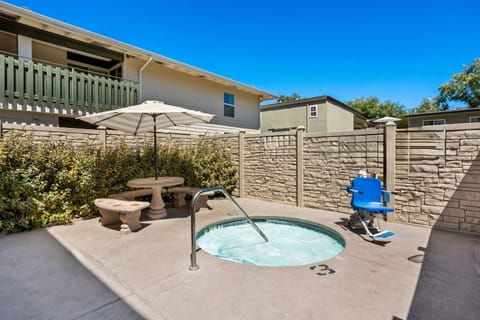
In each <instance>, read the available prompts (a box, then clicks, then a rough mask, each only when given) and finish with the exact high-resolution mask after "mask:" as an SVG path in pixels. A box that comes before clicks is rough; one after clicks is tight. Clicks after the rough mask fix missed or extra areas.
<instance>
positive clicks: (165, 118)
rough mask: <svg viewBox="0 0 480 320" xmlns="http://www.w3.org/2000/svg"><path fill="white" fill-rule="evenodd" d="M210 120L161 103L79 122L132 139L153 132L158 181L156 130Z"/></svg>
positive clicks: (211, 116)
mask: <svg viewBox="0 0 480 320" xmlns="http://www.w3.org/2000/svg"><path fill="white" fill-rule="evenodd" d="M213 117H214V115H212V114H208V113H204V112H200V111H195V110H190V109H186V108H182V107H178V106H173V105H169V104H166V103H164V102H162V101H155V100H147V101H145V102H144V103H142V104H139V105H135V106H130V107H126V108H120V109H115V110H109V111H105V112H100V113H95V114H92V115H88V116H83V117H79V118H78V119H80V120H83V121H86V122H88V123H91V124H94V125H99V126H105V127H107V128H112V129H117V130H120V131H124V132H128V133H131V134H133V135H136V134H137V133H144V132H153V141H154V142H153V145H154V152H155V155H154V165H155V179H157V178H158V168H157V162H158V158H157V157H158V156H157V128H169V127H174V126H178V125H189V124H194V123H204V122H209V121H210V120H211V119H212V118H213Z"/></svg>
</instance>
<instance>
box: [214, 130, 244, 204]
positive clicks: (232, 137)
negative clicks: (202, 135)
mask: <svg viewBox="0 0 480 320" xmlns="http://www.w3.org/2000/svg"><path fill="white" fill-rule="evenodd" d="M211 139H213V140H214V141H215V142H216V143H218V145H220V146H222V147H223V148H225V150H226V151H227V152H229V153H230V156H231V160H232V165H233V166H234V167H235V168H236V169H237V177H238V174H239V169H240V168H239V165H240V152H239V138H238V135H237V134H226V135H222V136H217V137H213V138H211ZM239 187H240V180H238V179H237V186H236V188H235V190H234V191H233V192H232V195H234V196H237V197H238V196H239Z"/></svg>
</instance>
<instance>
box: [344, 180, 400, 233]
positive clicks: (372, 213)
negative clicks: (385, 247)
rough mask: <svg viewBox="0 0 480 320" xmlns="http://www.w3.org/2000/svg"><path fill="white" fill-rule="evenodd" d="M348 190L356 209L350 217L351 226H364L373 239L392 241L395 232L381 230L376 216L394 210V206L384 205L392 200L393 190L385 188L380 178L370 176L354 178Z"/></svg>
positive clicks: (353, 206)
mask: <svg viewBox="0 0 480 320" xmlns="http://www.w3.org/2000/svg"><path fill="white" fill-rule="evenodd" d="M347 192H348V193H350V194H352V201H351V206H352V208H353V210H355V213H354V214H352V216H351V217H350V221H349V225H350V227H351V228H352V229H357V228H363V229H364V230H365V232H366V234H367V235H368V236H369V237H370V238H371V239H372V240H375V241H390V238H391V237H392V236H393V235H394V233H393V232H392V231H388V230H385V231H381V230H380V223H379V222H378V219H376V218H377V216H378V215H383V216H385V215H386V214H387V213H389V212H393V208H391V207H387V206H385V205H384V201H385V202H386V203H388V202H390V194H391V192H389V191H385V190H383V188H382V184H381V182H380V180H378V179H376V178H368V177H357V178H354V179H353V180H352V185H351V186H349V187H347ZM375 220H376V223H375Z"/></svg>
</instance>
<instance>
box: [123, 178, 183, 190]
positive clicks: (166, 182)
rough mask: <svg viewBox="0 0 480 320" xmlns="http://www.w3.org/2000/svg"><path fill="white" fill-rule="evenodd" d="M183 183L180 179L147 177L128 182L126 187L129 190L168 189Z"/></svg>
mask: <svg viewBox="0 0 480 320" xmlns="http://www.w3.org/2000/svg"><path fill="white" fill-rule="evenodd" d="M184 181H185V179H183V178H182V177H158V178H157V179H155V177H149V178H140V179H133V180H130V181H128V183H127V186H129V187H131V188H151V187H170V186H176V185H179V184H182V183H183V182H184Z"/></svg>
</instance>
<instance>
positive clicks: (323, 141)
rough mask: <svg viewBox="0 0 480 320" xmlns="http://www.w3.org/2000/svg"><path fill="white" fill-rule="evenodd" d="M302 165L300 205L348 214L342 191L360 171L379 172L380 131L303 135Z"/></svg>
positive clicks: (350, 209)
mask: <svg viewBox="0 0 480 320" xmlns="http://www.w3.org/2000/svg"><path fill="white" fill-rule="evenodd" d="M303 162H304V205H305V206H306V207H312V208H321V209H326V210H332V211H337V212H344V213H352V208H351V207H350V200H351V197H350V196H349V195H348V194H347V193H346V191H345V189H346V187H347V186H349V185H350V184H351V179H352V178H354V177H356V176H357V175H358V172H359V171H360V170H366V171H367V173H368V174H369V175H373V174H374V173H377V174H382V173H383V131H382V130H362V131H355V132H351V133H348V134H342V135H338V134H337V135H306V136H305V139H304V157H303Z"/></svg>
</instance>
